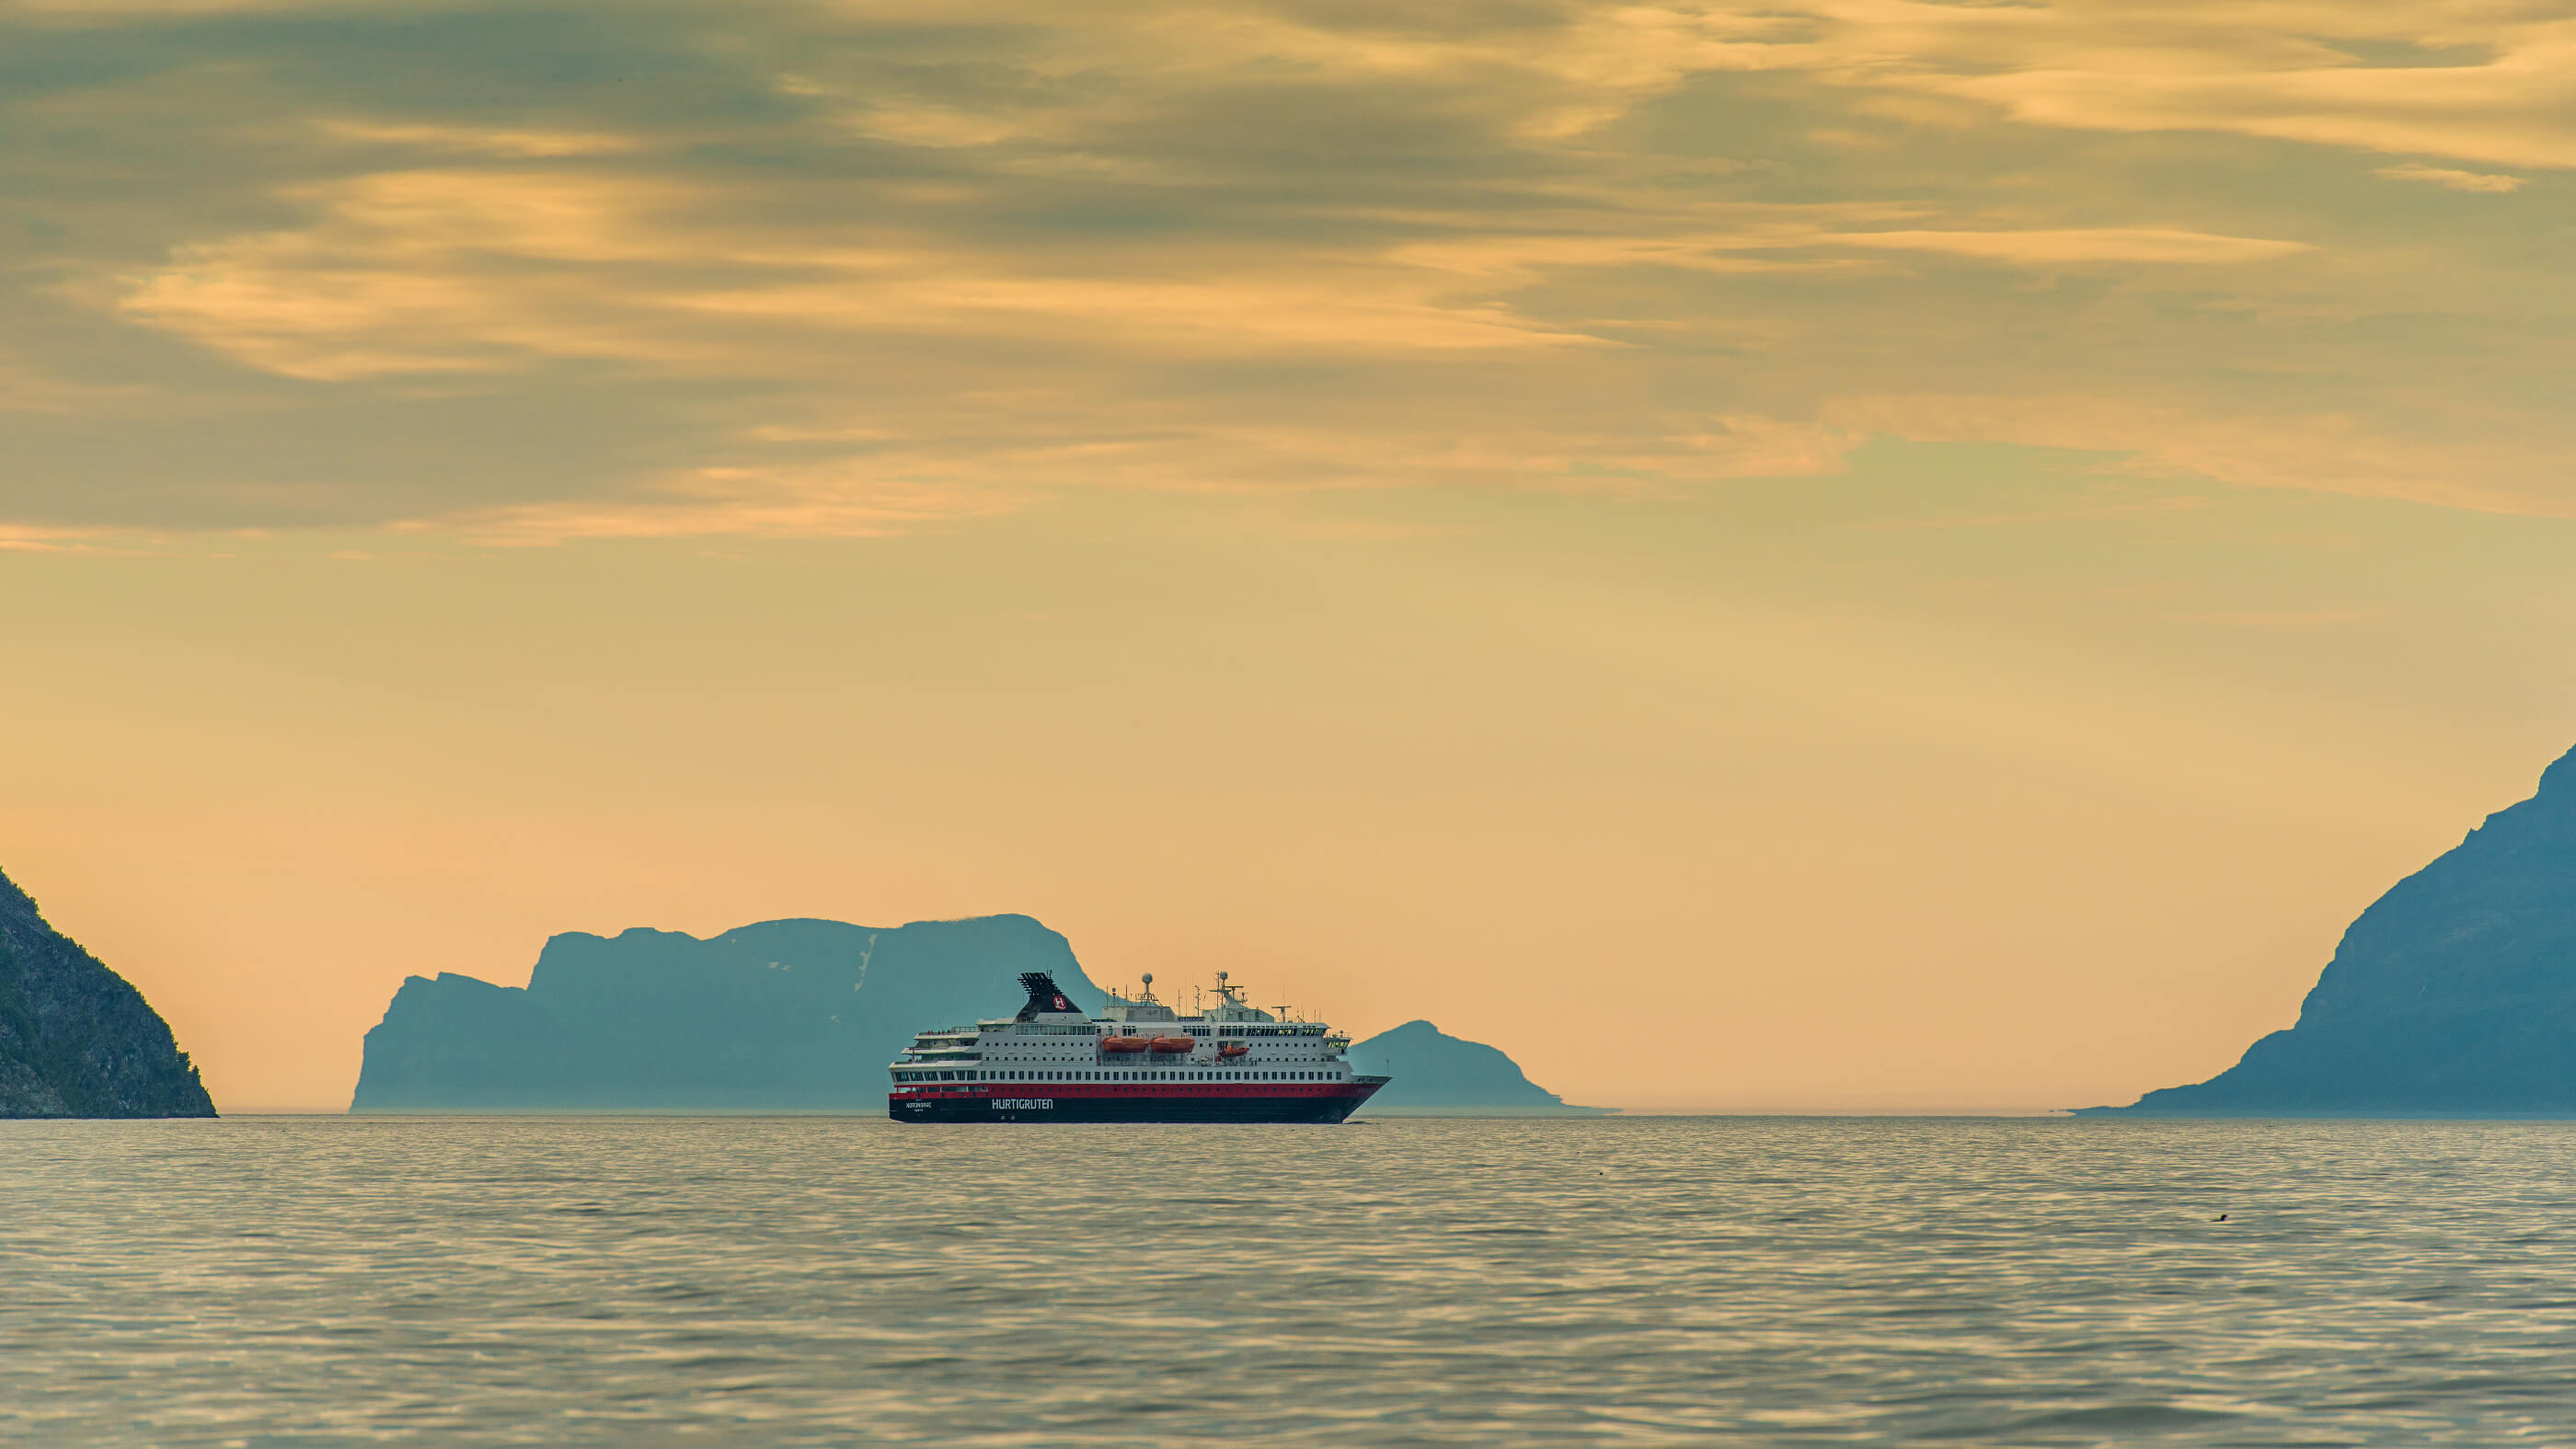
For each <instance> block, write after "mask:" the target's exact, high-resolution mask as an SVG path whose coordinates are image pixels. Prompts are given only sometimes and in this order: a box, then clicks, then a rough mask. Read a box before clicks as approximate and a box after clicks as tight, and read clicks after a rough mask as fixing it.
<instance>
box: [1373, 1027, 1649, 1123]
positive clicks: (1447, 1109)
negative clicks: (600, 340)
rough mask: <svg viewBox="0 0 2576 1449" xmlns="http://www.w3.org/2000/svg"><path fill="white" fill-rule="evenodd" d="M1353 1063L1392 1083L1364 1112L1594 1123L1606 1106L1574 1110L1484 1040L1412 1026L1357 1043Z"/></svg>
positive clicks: (1576, 1108) (1381, 1091) (1379, 1034)
mask: <svg viewBox="0 0 2576 1449" xmlns="http://www.w3.org/2000/svg"><path fill="white" fill-rule="evenodd" d="M1350 1059H1351V1065H1352V1066H1354V1067H1356V1068H1358V1069H1359V1070H1361V1071H1363V1072H1369V1073H1374V1074H1379V1075H1384V1076H1389V1077H1393V1078H1394V1079H1395V1080H1393V1081H1391V1082H1389V1083H1387V1084H1386V1086H1385V1087H1384V1088H1382V1089H1380V1090H1379V1092H1378V1094H1377V1095H1376V1096H1375V1097H1372V1098H1370V1099H1369V1104H1368V1106H1366V1107H1364V1108H1362V1109H1361V1111H1362V1113H1363V1114H1364V1115H1365V1114H1368V1113H1375V1114H1378V1115H1381V1116H1403V1115H1407V1114H1418V1115H1423V1116H1434V1115H1478V1116H1486V1115H1491V1116H1508V1117H1595V1116H1601V1115H1604V1114H1606V1113H1608V1112H1609V1111H1611V1110H1612V1109H1610V1108H1608V1107H1575V1106H1569V1105H1567V1103H1566V1101H1565V1099H1564V1098H1563V1097H1560V1096H1558V1095H1557V1094H1555V1093H1554V1092H1551V1091H1549V1090H1547V1089H1546V1088H1544V1087H1542V1086H1540V1085H1539V1084H1538V1083H1536V1082H1533V1081H1531V1080H1530V1079H1529V1078H1528V1077H1526V1076H1524V1075H1522V1073H1521V1069H1520V1064H1519V1063H1517V1062H1515V1061H1513V1060H1512V1059H1511V1058H1510V1057H1508V1056H1505V1055H1504V1054H1503V1053H1502V1052H1501V1051H1499V1050H1497V1049H1495V1048H1493V1047H1489V1046H1487V1045H1485V1044H1484V1043H1483V1042H1474V1041H1466V1040H1462V1039H1461V1038H1458V1037H1454V1036H1451V1035H1449V1034H1448V1033H1446V1032H1444V1031H1442V1030H1441V1029H1440V1028H1438V1027H1436V1026H1433V1025H1432V1024H1431V1023H1429V1022H1427V1021H1408V1022H1406V1023H1405V1024H1404V1025H1402V1026H1399V1027H1397V1028H1395V1029H1394V1030H1392V1031H1384V1032H1380V1033H1378V1034H1377V1035H1376V1036H1373V1037H1370V1038H1369V1039H1368V1040H1366V1041H1364V1042H1358V1043H1355V1044H1353V1046H1352V1047H1351V1050H1350Z"/></svg>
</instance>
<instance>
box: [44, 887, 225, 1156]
mask: <svg viewBox="0 0 2576 1449" xmlns="http://www.w3.org/2000/svg"><path fill="white" fill-rule="evenodd" d="M214 1115H215V1104H214V1101H213V1099H212V1098H210V1097H208V1096H207V1095H206V1088H205V1084H204V1083H203V1082H200V1081H199V1080H198V1079H197V1069H196V1067H195V1066H194V1065H192V1064H191V1063H190V1062H189V1061H188V1054H187V1053H186V1052H183V1051H181V1050H179V1042H178V1039H177V1038H176V1037H173V1036H172V1035H171V1034H170V1024H169V1023H168V1022H166V1021H163V1020H162V1019H161V1014H160V1013H159V1012H156V1011H154V1010H153V1009H152V1006H151V1003H149V1002H147V1001H145V1000H144V999H143V993H142V992H140V991H137V990H135V989H134V986H133V984H132V983H130V982H128V981H127V980H126V979H125V978H124V977H122V976H119V975H117V974H116V973H115V972H113V971H111V970H109V969H108V968H107V967H106V965H105V964H104V963H102V962H101V961H100V960H99V959H98V958H97V957H95V956H92V955H91V954H90V953H88V952H87V951H84V950H82V949H81V948H80V945H79V943H77V942H75V941H73V940H72V939H71V938H70V937H68V936H66V935H64V934H63V933H62V932H60V931H57V930H55V929H54V928H53V927H52V926H50V925H48V924H46V921H45V917H44V914H43V912H41V911H39V910H37V909H36V903H35V901H34V900H33V899H31V898H30V897H29V896H28V895H27V893H26V892H25V891H22V890H20V889H18V886H17V884H16V883H15V882H14V881H11V880H10V879H9V877H8V876H6V875H0V1117H212V1116H214Z"/></svg>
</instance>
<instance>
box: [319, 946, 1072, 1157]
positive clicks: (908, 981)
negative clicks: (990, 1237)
mask: <svg viewBox="0 0 2576 1449" xmlns="http://www.w3.org/2000/svg"><path fill="white" fill-rule="evenodd" d="M1023 971H1045V972H1049V973H1052V974H1053V975H1054V977H1055V979H1056V981H1057V983H1058V984H1059V985H1061V986H1063V987H1064V989H1065V994H1066V995H1068V996H1070V997H1072V998H1073V999H1074V1000H1075V1002H1076V1004H1078V1005H1080V1006H1081V1007H1082V1008H1083V1009H1084V1010H1086V1011H1096V1010H1098V1009H1099V1006H1100V992H1099V989H1098V988H1097V987H1095V986H1093V985H1092V984H1091V981H1090V979H1089V978H1088V977H1086V976H1084V975H1083V973H1082V967H1081V965H1080V964H1079V963H1077V962H1076V961H1075V960H1074V958H1073V949H1072V947H1070V946H1068V945H1067V944H1066V943H1065V939H1064V937H1062V936H1059V935H1057V934H1056V933H1055V932H1053V931H1050V930H1048V929H1047V928H1046V927H1044V926H1042V925H1040V924H1038V923H1037V922H1036V921H1033V920H1031V919H1029V918H1028V917H1027V916H984V917H979V918H977V919H973V920H964V921H916V922H913V923H912V924H910V925H906V926H896V927H886V928H879V927H869V926H854V925H849V924H846V923H844V922H840V921H815V920H787V921H764V922H761V923H760V924H758V925H752V926H743V927H741V928H739V929H736V930H731V931H727V932H725V933H724V934H723V935H720V936H712V937H709V938H707V939H705V940H700V939H699V938H697V937H695V936H689V935H683V934H681V933H679V932H676V931H650V930H643V929H636V930H630V931H625V932H621V933H620V934H618V935H617V936H615V937H613V938H608V937H601V936H594V935H591V934H588V933H586V932H574V933H570V934H566V935H561V936H556V937H555V938H553V939H552V940H550V941H548V942H546V946H545V950H544V952H543V953H542V954H541V955H539V956H538V958H537V964H536V968H535V970H534V971H533V972H531V973H530V975H529V977H528V984H527V986H526V987H525V988H520V987H514V986H495V985H493V984H491V983H490V982H487V981H478V980H476V979H474V978H473V977H470V976H457V975H452V974H447V973H441V974H440V975H439V976H438V977H437V978H436V979H435V980H431V979H428V978H424V977H419V976H414V977H411V978H409V979H408V980H406V981H404V982H403V984H402V988H401V989H400V990H399V991H397V992H395V993H394V999H393V1003H392V1004H391V1005H390V1006H388V1007H387V1008H386V1009H385V1017H384V1020H383V1021H382V1022H380V1023H378V1024H377V1025H376V1027H375V1028H374V1029H373V1030H371V1031H369V1032H368V1033H367V1038H366V1053H365V1058H364V1061H363V1064H362V1065H361V1066H360V1068H359V1072H358V1088H357V1092H356V1095H355V1096H354V1098H353V1099H352V1100H351V1103H350V1108H349V1109H350V1110H351V1111H353V1112H404V1111H413V1112H419V1111H432V1112H436V1111H446V1112H455V1111H773V1112H792V1111H825V1112H829V1111H860V1110H874V1111H879V1112H882V1111H884V1110H885V1100H886V1063H888V1062H890V1061H892V1060H893V1059H894V1057H895V1054H896V1053H897V1052H899V1051H901V1050H902V1049H903V1048H904V1047H905V1046H906V1045H908V1044H909V1043H910V1042H911V1041H912V1037H913V1033H915V1032H917V1031H920V1030H923V1029H925V1028H928V1027H934V1026H960V1025H966V1024H969V1023H972V1022H973V1021H974V1020H975V1019H976V1018H978V1017H985V1016H992V1015H995V1014H997V1013H1001V1014H1007V1013H1008V1011H1009V1010H1010V1009H1011V1008H1013V1007H1014V1006H1016V1005H1017V1004H1018V1002H1019V1000H1020V998H1021V996H1022V994H1023V993H1022V992H1021V990H1020V986H1019V981H1018V975H1019V973H1020V972H1023Z"/></svg>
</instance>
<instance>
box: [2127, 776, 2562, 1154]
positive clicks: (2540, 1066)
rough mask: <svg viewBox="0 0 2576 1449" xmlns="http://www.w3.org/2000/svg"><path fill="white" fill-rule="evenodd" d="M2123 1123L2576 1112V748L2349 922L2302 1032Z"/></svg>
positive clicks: (2166, 1092) (2304, 1013)
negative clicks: (2535, 787)
mask: <svg viewBox="0 0 2576 1449" xmlns="http://www.w3.org/2000/svg"><path fill="white" fill-rule="evenodd" d="M2084 1110H2085V1112H2087V1113H2090V1114H2112V1115H2124V1116H2177V1117H2212V1116H2344V1117H2390V1116H2549V1117H2562V1116H2576V751H2570V752H2569V753H2568V754H2567V755H2564V756H2562V757H2560V759H2559V760H2558V762H2557V763H2556V764H2553V765H2551V766H2550V767H2549V768H2548V770H2547V771H2546V772H2544V773H2543V774H2542V775H2541V777H2540V789H2539V791H2538V793H2536V794H2534V795H2533V796H2532V798H2530V799H2528V800H2525V801H2523V802H2522V803H2520V804H2518V805H2514V806H2512V807H2510V808H2508V809H2505V810H2500V811H2498V812H2496V813H2495V814H2493V815H2490V816H2488V817H2487V819H2486V822H2485V823H2484V824H2482V825H2480V826H2479V827H2478V828H2476V829H2475V830H2472V831H2470V832H2469V834H2468V838H2467V839H2465V840H2463V841H2462V842H2460V844H2459V845H2458V847H2456V848H2455V849H2453V850H2451V851H2449V852H2448V853H2446V854H2444V855H2443V856H2442V857H2441V858H2440V859H2438V860H2435V861H2434V862H2433V863H2432V864H2430V865H2428V866H2426V867H2424V868H2423V869H2422V870H2419V871H2417V872H2416V873H2415V874H2413V875H2410V876H2408V877H2407V878H2406V879H2404V880H2402V881H2399V882H2398V883H2397V884H2396V885H2395V886H2393V887H2391V888H2390V889H2389V891H2388V893H2387V894H2386V895H2383V896H2381V897H2380V898H2379V899H2378V900H2377V901H2376V902H2373V903H2372V905H2371V906H2370V908H2369V909H2368V910H2365V911H2363V912H2362V913H2361V916H2360V918H2359V919H2357V920H2355V921H2354V922H2353V923H2352V925H2351V926H2350V927H2349V928H2347V929H2346V930H2345V932H2344V935H2343V940H2342V942H2341V944H2339V945H2338V946H2337V947H2336V948H2335V953H2334V959H2333V960H2332V961H2330V962H2328V963H2327V965H2326V968H2325V971H2324V974H2322V975H2321V976H2319V977H2318V978H2317V984H2316V986H2315V988H2314V989H2312V990H2311V991H2309V992H2308V995H2307V999H2306V1000H2305V1001H2304V1002H2303V1003H2302V1004H2301V1005H2300V1008H2299V1019H2298V1024H2297V1025H2295V1026H2293V1027H2292V1028H2290V1029H2289V1030H2287V1031H2277V1032H2274V1033H2272V1034H2271V1035H2269V1036H2267V1037H2264V1038H2263V1039H2262V1040H2260V1041H2258V1042H2256V1043H2254V1045H2253V1046H2252V1047H2250V1048H2248V1049H2247V1051H2246V1053H2245V1056H2244V1058H2243V1060H2241V1061H2239V1062H2238V1063H2237V1064H2236V1065H2235V1066H2233V1067H2230V1068H2228V1069H2227V1070H2226V1071H2224V1072H2221V1073H2219V1074H2218V1075H2217V1076H2215V1077H2212V1078H2211V1079H2210V1080H2208V1081H2206V1082H2201V1083H2198V1084H2196V1085H2193V1086H2187V1087H2168V1088H2165V1089H2163V1090H2161V1091H2154V1092H2149V1093H2147V1094H2146V1095H2145V1096H2144V1097H2142V1098H2140V1099H2139V1100H2138V1101H2137V1102H2136V1103H2135V1104H2133V1105H2131V1106H2127V1107H2094V1108H2087V1109H2084Z"/></svg>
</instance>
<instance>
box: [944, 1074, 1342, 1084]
mask: <svg viewBox="0 0 2576 1449" xmlns="http://www.w3.org/2000/svg"><path fill="white" fill-rule="evenodd" d="M1332 1078H1333V1074H1332V1073H1331V1072H1074V1073H1071V1074H1066V1073H1062V1072H992V1073H984V1072H905V1073H904V1074H903V1079H904V1080H905V1081H907V1082H983V1081H993V1082H1054V1081H1075V1082H1324V1081H1330V1080H1332Z"/></svg>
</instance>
